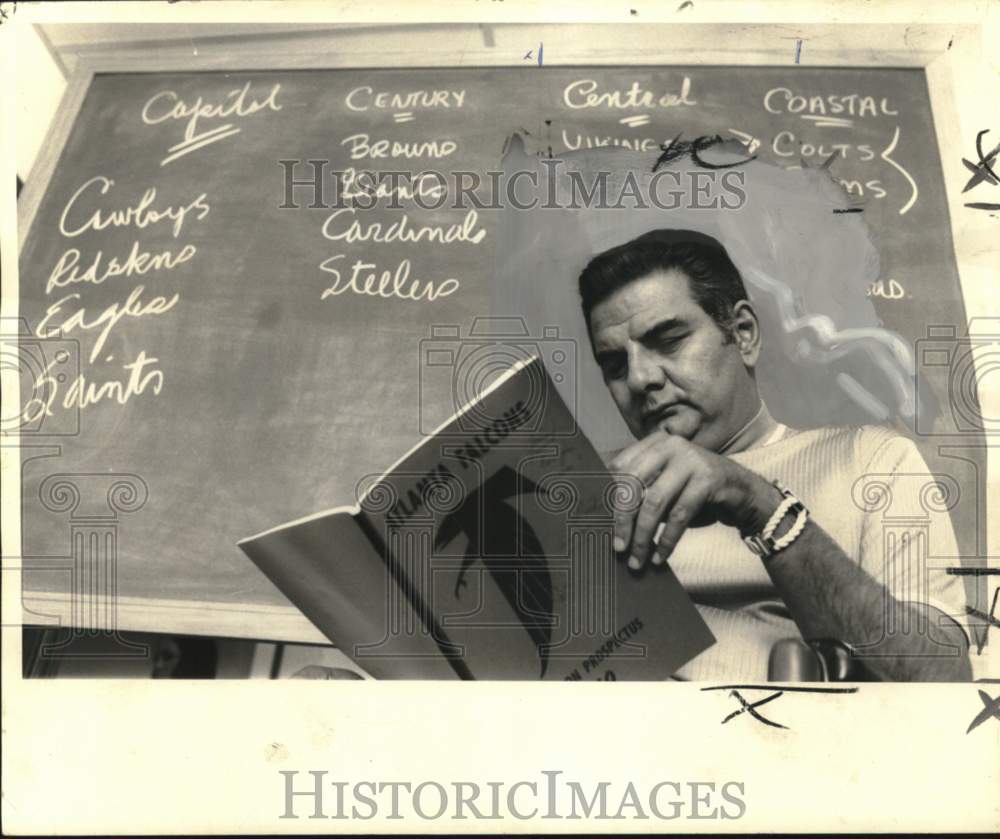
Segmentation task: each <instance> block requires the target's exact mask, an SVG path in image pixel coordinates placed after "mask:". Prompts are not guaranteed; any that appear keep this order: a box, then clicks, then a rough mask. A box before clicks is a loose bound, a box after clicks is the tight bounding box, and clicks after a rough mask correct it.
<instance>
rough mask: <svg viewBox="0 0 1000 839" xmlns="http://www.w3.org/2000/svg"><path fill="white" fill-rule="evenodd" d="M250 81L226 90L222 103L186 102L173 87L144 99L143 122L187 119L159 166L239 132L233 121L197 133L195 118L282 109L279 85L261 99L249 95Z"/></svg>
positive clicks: (225, 117)
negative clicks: (178, 139) (179, 137)
mask: <svg viewBox="0 0 1000 839" xmlns="http://www.w3.org/2000/svg"><path fill="white" fill-rule="evenodd" d="M251 84H252V83H251V82H247V83H246V84H245V85H243V87H241V88H236V89H235V90H231V91H229V93H227V94H226V96H225V99H224V101H222V102H210V101H206V100H205V98H204V97H202V96H199V97H198V98H197V99H196V100H195V101H194V102H192V103H190V104H189V103H187V102H185V101H184V100H183V99H181V98H180V96H178V95H177V93H176V92H175V91H173V90H161V91H159V92H158V93H155V94H153V95H152V96H151V97H150V98H149V99H148V100H146V103H145V104H144V105H143V106H142V113H141V116H142V121H143V122H144V123H145V124H146V125H159V124H160V123H161V122H165V121H167V120H187V124H186V126H185V128H184V139H183V140H182V141H181V142H180V143H177V144H176V145H173V146H171V147H170V148H169V149H168V151H169V152H170V154H168V155H167V157H165V158H164V159H163V160H162V161H160V166H165V165H166V164H167V163H170V162H172V161H174V160H176V159H177V158H179V157H182V156H183V155H185V154H188V153H190V152H192V151H196V150H197V149H200V148H203V147H204V146H207V145H209V144H211V143H215V142H218V141H219V140H222V139H224V138H225V137H231V136H232V135H233V134H238V133H239V131H240V129H239V128H238V127H237V126H235V125H234V124H233V123H226V124H225V125H221V126H218V127H216V128H212V129H210V130H208V131H204V132H202V133H201V134H198V133H197V131H198V120H204V119H232V118H234V117H237V118H242V117H248V116H253V115H254V114H257V113H260V112H261V111H280V110H281V105H280V104H278V91H279V90H281V85H280V84H275V85H274V86H273V87H272V88H271V90H270V91H269V92H268V94H267V95H266V96H264V97H263V98H253V97H251V96H250V87H251Z"/></svg>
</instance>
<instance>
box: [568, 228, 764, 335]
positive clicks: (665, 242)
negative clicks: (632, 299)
mask: <svg viewBox="0 0 1000 839" xmlns="http://www.w3.org/2000/svg"><path fill="white" fill-rule="evenodd" d="M671 270H678V271H682V272H683V273H684V274H685V276H687V278H688V287H689V288H690V289H691V296H692V297H693V298H694V299H695V301H696V302H697V303H698V305H699V306H701V308H702V309H704V310H705V312H706V313H707V314H708V315H709V316H710V317H711V318H712V320H714V321H715V322H716V324H717V325H718V326H719V328H720V329H721V330H722V331H723V333H724V334H725V335H726V340H727V341H729V340H731V338H732V335H731V332H730V326H731V323H732V317H733V307H734V306H735V305H736V303H737V302H739V301H740V300H746V299H748V298H747V292H746V287H745V286H744V285H743V278H742V277H741V276H740V272H739V271H738V270H736V266H735V265H733V261H732V260H731V259H730V258H729V254H728V253H726V249H725V248H724V247H723V246H722V244H721V243H720V242H719V241H718V240H717V239H714V238H712V237H711V236H708V235H706V234H704V233H698V232H697V231H694V230H667V229H662V230H651V231H650V232H649V233H644V234H643V235H642V236H639V237H638V238H636V239H633V240H632V241H630V242H625V244H623V245H617V246H615V247H613V248H610V249H609V250H606V251H604V252H603V253H599V254H598V255H597V256H595V257H594V258H593V259H591V260H590V262H589V263H587V267H586V268H584V269H583V271H582V273H581V274H580V299H581V302H582V304H583V315H584V317H585V318H586V320H587V325H588V327H589V326H590V313H591V311H592V310H593V308H594V306H596V305H597V304H598V303H600V302H601V301H603V300H605V299H607V298H608V297H610V296H611V295H612V294H613V293H614V292H616V291H618V289H620V288H623V287H624V286H626V285H628V284H629V283H631V282H633V281H635V280H638V279H640V278H642V277H645V276H646V275H648V274H651V273H653V272H654V271H671Z"/></svg>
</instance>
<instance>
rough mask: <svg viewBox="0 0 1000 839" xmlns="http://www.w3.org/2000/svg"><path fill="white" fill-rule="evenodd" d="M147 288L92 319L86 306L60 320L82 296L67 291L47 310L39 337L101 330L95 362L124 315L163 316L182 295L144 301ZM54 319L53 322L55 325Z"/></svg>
mask: <svg viewBox="0 0 1000 839" xmlns="http://www.w3.org/2000/svg"><path fill="white" fill-rule="evenodd" d="M145 290H146V288H145V286H142V285H137V286H136V287H135V288H133V289H132V291H131V292H130V293H129V295H128V298H127V299H126V300H125V302H124V303H123V304H122V303H118V302H115V303H112V304H111V305H110V306H108V307H107V308H106V309H105V310H104V311H103V312H101V313H100V314H99V315H97V316H96V317H94V318H91V319H89V320H88V318H87V310H86V309H85V308H84V307H82V306H81V307H80V308H79V309H77V310H76V311H74V312H73V313H72V314H71V315H70V316H69V317H67V318H66V319H65V320H59V319H58V318H59V316H60V315H61V314H62V313H63V312H62V309H63V305H64V304H67V303H69V302H70V301H74V300H80V295H79V294H77V293H73V294H67V295H66V296H65V297H61V298H59V299H58V300H57V301H56V302H55V303H53V304H52V305H51V306H49V308H48V309H47V310H46V312H45V317H44V318H42V320H41V322H40V323H39V324H38V328H37V329H36V330H35V334H36V335H37V336H38V337H39V338H52V337H54V336H55V335H56V334H58V333H59V332H62V333H63V335H68V334H69V333H70V332H72V331H73V330H74V329H82V330H84V331H90V330H93V329H100V332H99V333H98V335H97V341H96V342H95V344H94V347H93V349H92V350H91V353H90V361H91V363H93V362H94V361H95V360H96V359H97V357H98V356H99V355H100V354H101V349H102V348H103V347H104V342H105V341H106V340H107V339H108V335H110V333H111V330H112V329H114V328H115V327H116V326H117V325H118V324H119V323H120V322H121V321H122V320H123V319H124V318H126V317H130V318H136V319H138V318H142V317H145V316H146V315H162V314H164V313H166V312H169V311H170V310H171V309H172V308H173V307H174V306H175V305H176V304H177V301H178V299H179V298H180V295H179V294H174V295H173V296H172V297H170V298H169V299H168V298H166V297H161V296H157V297H154V298H152V299H151V300H148V301H145V302H144V301H142V299H141V298H142V295H143V292H145ZM50 321H52V323H51V324H50Z"/></svg>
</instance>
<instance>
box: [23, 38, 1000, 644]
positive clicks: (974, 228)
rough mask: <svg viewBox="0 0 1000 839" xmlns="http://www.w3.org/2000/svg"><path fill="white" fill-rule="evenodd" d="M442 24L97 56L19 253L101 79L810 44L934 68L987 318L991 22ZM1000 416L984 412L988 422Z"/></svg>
mask: <svg viewBox="0 0 1000 839" xmlns="http://www.w3.org/2000/svg"><path fill="white" fill-rule="evenodd" d="M596 27H600V39H599V41H598V42H599V43H600V44H601V47H600V49H593V48H590V47H588V46H587V45H588V44H589V43H592V42H594V40H595V39H594V37H593V36H594V31H595V28H596ZM443 28H444V27H440V26H439V27H436V29H437V30H438V32H437V33H435V32H432V31H428V30H429V29H430V28H429V27H420V28H418V29H419V30H420V31H418V32H416V33H414V34H413V35H412V36H408V37H407V48H406V49H397V50H388V51H383V50H373V48H372V46H371V40H370V38H371V34H372V30H371V29H367V30H365V32H366V33H367V34H365V33H359V32H357V31H345V32H338V33H332V34H331V33H325V34H322V35H310V36H309V37H307V38H303V39H299V40H297V44H296V48H295V49H294V51H293V50H291V49H289V47H288V39H287V38H285V39H282V38H280V37H277V36H276V37H274V38H273V43H272V44H271V45H270V48H268V47H265V48H262V41H261V40H259V39H255V40H254V41H253V43H248V44H246V45H243V46H238V45H237V46H234V45H233V44H232V43H225V44H222V45H221V47H220V52H219V53H217V54H199V55H197V56H192V55H191V54H190V51H189V50H188V49H187V48H186V47H178V46H173V45H172V46H170V47H166V48H163V49H161V50H158V51H156V52H153V51H151V50H150V49H149V48H148V47H145V48H143V49H136V50H133V51H122V50H115V51H114V52H111V51H105V52H95V53H93V54H91V55H88V56H87V57H86V58H84V59H81V61H80V62H79V63H78V65H77V67H76V68H75V69H74V71H73V73H72V76H71V78H70V80H69V83H68V87H67V89H66V92H65V94H64V96H63V100H62V102H61V104H60V107H59V110H58V112H57V115H56V117H55V119H54V120H53V123H52V125H51V126H50V129H49V131H48V133H47V135H46V141H45V146H44V148H43V151H42V152H41V153H40V154H39V156H38V158H37V160H36V162H35V165H34V168H33V171H32V173H31V177H30V178H29V180H28V182H27V184H26V185H25V188H24V190H23V191H22V194H21V196H20V198H19V201H18V246H19V249H20V248H21V247H22V246H23V244H24V242H25V239H26V237H27V235H28V232H29V231H30V229H31V225H32V223H33V221H34V218H35V214H36V213H37V211H38V208H39V205H40V203H41V201H42V198H43V196H44V195H45V192H46V190H47V188H48V185H49V182H50V180H51V178H52V176H53V173H54V171H55V168H56V165H57V162H58V160H59V157H60V154H61V152H62V149H63V147H64V145H65V143H66V141H67V139H68V137H69V134H70V131H71V129H72V127H73V124H74V122H75V120H76V117H77V115H78V113H79V110H80V107H81V105H82V103H83V101H84V99H85V97H86V94H87V92H88V90H89V88H90V85H91V84H92V82H93V81H94V79H95V77H96V76H97V75H99V74H103V73H115V72H141V73H157V72H170V71H184V72H212V71H239V70H307V69H364V68H387V67H396V68H432V67H434V68H452V67H497V68H500V67H521V66H524V65H523V59H522V58H521V56H520V52H519V48H517V47H516V46H515V45H517V44H525V43H527V44H529V45H533V44H535V43H541V42H544V43H545V44H546V45H547V46H546V64H548V65H553V66H628V65H643V64H644V65H649V64H660V65H664V66H670V65H677V66H696V65H703V66H705V65H715V66H719V65H729V66H732V65H747V66H760V65H765V64H766V65H771V66H775V65H777V66H793V64H794V63H798V62H799V61H800V60H801V56H800V55H796V54H795V53H796V44H797V42H804V43H806V44H807V45H808V47H807V52H808V57H807V58H806V59H805V60H801V63H802V64H803V65H807V66H813V67H815V66H840V67H858V68H873V69H874V68H882V67H896V68H901V67H909V68H923V69H924V71H925V73H926V78H927V83H928V89H929V93H930V98H931V109H932V113H933V116H934V123H935V132H936V135H937V140H938V147H939V149H940V152H941V155H942V164H943V170H944V176H945V186H946V192H947V195H948V202H947V203H948V207H949V211H950V212H951V224H952V232H953V239H954V245H955V256H956V262H957V265H958V268H959V274H960V277H961V279H962V290H963V295H964V297H965V303H966V308H967V311H968V313H969V315H970V316H977V315H979V316H987V315H988V314H989V312H990V302H991V301H990V299H989V297H990V291H989V289H990V286H989V279H990V269H991V265H990V259H991V253H992V251H991V246H990V242H991V238H992V236H994V235H995V229H994V226H993V225H991V224H989V223H988V219H987V217H986V214H985V213H980V214H978V215H976V214H971V213H969V212H967V211H966V212H964V213H963V212H962V208H963V201H964V199H963V198H962V196H961V192H962V188H963V186H964V183H965V180H966V176H964V175H963V173H965V172H966V170H965V169H964V168H963V167H962V165H961V158H962V157H963V156H965V157H969V156H970V155H974V153H975V152H974V146H973V141H974V138H975V134H976V132H977V131H978V130H979V129H981V128H985V127H988V126H989V125H991V124H992V123H991V122H990V121H989V119H988V118H987V117H988V115H987V114H986V109H987V104H986V103H987V102H988V99H987V98H986V96H985V91H986V90H987V87H986V82H985V80H984V77H985V76H986V70H987V62H986V59H985V57H984V56H985V46H984V43H983V40H984V32H983V29H982V27H981V26H979V25H975V24H964V25H960V26H954V25H952V26H948V25H944V24H936V25H928V26H920V27H915V26H904V25H903V24H886V25H875V26H864V27H852V26H851V25H849V24H847V25H836V24H831V25H819V26H813V25H804V26H792V25H789V26H787V27H785V26H774V25H759V26H754V25H707V24H704V25H703V24H691V25H676V24H651V25H646V26H643V27H642V28H641V30H640V31H639V32H637V31H636V30H637V27H635V26H628V25H609V24H597V25H589V24H572V25H559V24H547V25H542V26H539V25H534V24H532V25H530V26H529V25H527V24H524V25H510V24H506V25H459V26H455V27H451V28H450V29H449V31H450V32H451V33H452V34H453V40H454V43H451V44H449V45H448V46H446V48H445V49H441V48H440V45H441V38H440V30H442V29H443ZM397 29H398V27H397ZM859 29H860V31H858V30H859ZM477 39H478V43H477ZM222 40H228V39H222ZM665 43H666V44H672V45H676V44H678V43H680V44H683V47H680V48H678V47H676V46H672V47H671V48H670V49H664V44H665ZM341 47H342V48H341ZM15 296H16V295H15ZM986 407H987V406H985V405H984V408H986ZM998 414H1000V412H996V411H995V412H993V413H992V414H991V413H989V412H988V411H984V415H987V416H996V415H998ZM991 455H993V458H992V459H991V463H990V474H991V475H995V474H997V472H996V467H997V466H998V465H1000V464H997V463H996V459H997V458H998V457H1000V452H996V451H993V450H991ZM995 536H996V534H995V532H991V533H990V534H989V537H990V538H989V539H988V544H989V545H995V544H997V539H996V538H993V537H995ZM18 547H19V546H18ZM16 552H17V551H16V550H15V553H16ZM993 553H995V551H994V552H993ZM69 599H70V596H69V595H68V594H65V593H57V592H48V593H47V592H31V593H28V594H24V595H23V598H22V603H23V605H24V608H25V610H26V612H27V614H26V615H25V618H26V622H31V623H34V622H39V623H44V622H45V620H44V618H43V617H42V616H45V615H53V614H60V615H65V614H68V613H70V611H71V610H72V612H74V613H78V612H79V611H80V610H82V609H87V608H89V605H90V604H89V603H88V602H83V603H74V604H70V603H69ZM84 600H86V598H84ZM71 607H72V609H71ZM113 621H114V625H113V626H109V627H108V628H116V629H119V630H135V631H159V632H173V633H182V634H203V635H216V636H225V637H245V638H256V639H262V640H265V639H266V640H273V641H292V642H303V643H323V642H324V641H325V639H324V638H323V636H322V635H321V634H320V633H319V632H318V630H316V628H315V627H314V626H313V625H312V624H311V623H310V622H309V621H308V620H306V619H305V617H304V616H302V615H301V613H300V612H298V610H296V609H294V608H283V607H266V606H260V605H254V606H248V607H239V606H234V605H233V604H226V603H214V602H207V601H177V600H153V599H146V598H126V597H120V598H117V600H116V609H115V612H114V618H113Z"/></svg>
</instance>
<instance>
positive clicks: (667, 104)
mask: <svg viewBox="0 0 1000 839" xmlns="http://www.w3.org/2000/svg"><path fill="white" fill-rule="evenodd" d="M599 87H600V85H599V84H598V83H597V82H596V81H595V80H594V79H580V80H579V81H575V82H571V83H570V84H568V85H567V86H566V88H565V89H564V90H563V102H565V103H566V106H567V107H568V108H676V107H678V106H681V105H697V104H698V103H697V102H696V101H695V100H694V99H692V98H691V79H690V78H688V77H687V76H685V77H684V81H683V82H682V83H681V90H680V93H654V92H653V91H650V90H644V89H643V88H642V87H641V86H640V85H639V83H638V82H632V86H631V87H630V88H628V89H627V90H601V91H600V92H598V88H599Z"/></svg>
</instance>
